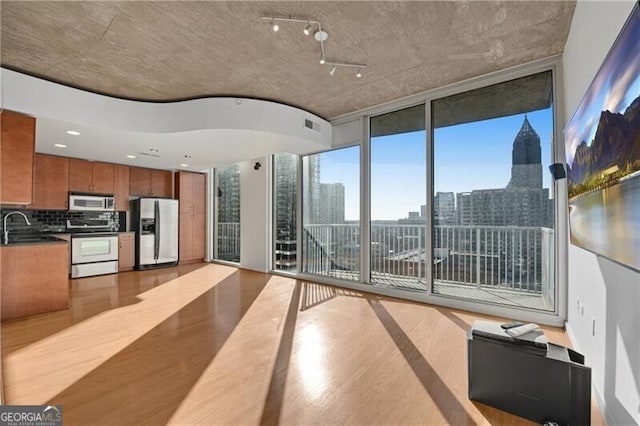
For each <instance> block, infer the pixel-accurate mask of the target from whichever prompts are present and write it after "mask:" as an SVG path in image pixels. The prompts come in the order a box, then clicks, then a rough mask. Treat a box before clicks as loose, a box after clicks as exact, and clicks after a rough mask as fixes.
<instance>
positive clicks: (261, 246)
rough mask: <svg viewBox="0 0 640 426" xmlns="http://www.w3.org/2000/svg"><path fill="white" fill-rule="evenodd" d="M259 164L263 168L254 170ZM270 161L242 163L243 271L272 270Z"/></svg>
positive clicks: (260, 160) (241, 234)
mask: <svg viewBox="0 0 640 426" xmlns="http://www.w3.org/2000/svg"><path fill="white" fill-rule="evenodd" d="M256 162H258V163H260V164H261V167H260V169H259V170H255V169H254V165H255V164H256ZM268 163H269V162H268V158H267V157H261V158H256V159H253V160H249V161H243V162H242V163H240V267H242V268H245V269H251V270H253V271H258V272H267V270H269V244H270V234H269V218H270V217H271V215H270V214H269V206H270V205H271V203H270V202H269V185H270V181H271V180H270V179H269V176H270V174H271V172H270V170H269V164H268Z"/></svg>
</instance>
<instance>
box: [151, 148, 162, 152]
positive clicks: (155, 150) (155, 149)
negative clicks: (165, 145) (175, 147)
mask: <svg viewBox="0 0 640 426" xmlns="http://www.w3.org/2000/svg"><path fill="white" fill-rule="evenodd" d="M149 151H151V152H160V150H159V149H157V148H151V149H150V150H149Z"/></svg>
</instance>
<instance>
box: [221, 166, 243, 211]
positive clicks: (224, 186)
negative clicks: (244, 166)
mask: <svg viewBox="0 0 640 426" xmlns="http://www.w3.org/2000/svg"><path fill="white" fill-rule="evenodd" d="M216 184H217V186H218V188H217V195H218V202H217V209H218V223H240V166H239V165H238V164H232V165H230V166H227V167H224V168H220V169H219V170H218V173H217V177H216Z"/></svg>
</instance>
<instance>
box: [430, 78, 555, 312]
mask: <svg viewBox="0 0 640 426" xmlns="http://www.w3.org/2000/svg"><path fill="white" fill-rule="evenodd" d="M552 94H553V79H552V74H551V71H548V72H543V73H540V74H535V75H532V76H528V77H524V78H520V79H517V80H512V81H507V82H504V83H500V84H496V85H493V86H488V87H484V88H481V89H477V90H473V91H469V92H465V93H461V94H457V95H453V96H449V97H446V98H442V99H438V100H435V101H433V102H432V104H431V110H432V123H433V210H432V212H431V214H432V217H433V225H432V226H433V228H432V229H433V241H432V243H433V293H435V294H441V295H448V296H452V297H460V298H464V299H470V300H477V301H485V302H492V303H497V304H502V305H509V306H515V307H525V308H532V309H539V310H548V311H553V310H555V300H556V298H555V294H556V291H555V269H554V258H555V224H554V212H555V200H554V194H553V186H552V185H551V176H550V174H549V173H548V166H549V164H550V163H552V162H554V161H553V135H554V128H553V122H554V120H553V97H552Z"/></svg>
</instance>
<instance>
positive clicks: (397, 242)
mask: <svg viewBox="0 0 640 426" xmlns="http://www.w3.org/2000/svg"><path fill="white" fill-rule="evenodd" d="M370 138H371V139H370V143H371V144H370V153H371V162H370V170H371V175H370V176H371V181H370V188H371V246H370V247H371V251H370V258H371V263H370V265H371V282H372V283H374V284H378V285H385V286H391V287H396V288H399V289H407V290H421V291H425V290H426V288H427V286H426V282H427V280H426V277H425V271H426V268H425V266H426V264H425V262H426V250H425V247H426V246H425V235H426V234H425V225H426V223H428V217H427V211H426V171H427V167H426V162H427V158H426V131H425V106H424V104H422V105H417V106H414V107H410V108H406V109H403V110H400V111H394V112H392V113H388V114H384V115H380V116H376V117H373V118H371V121H370Z"/></svg>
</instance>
